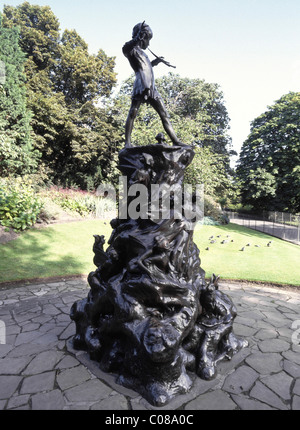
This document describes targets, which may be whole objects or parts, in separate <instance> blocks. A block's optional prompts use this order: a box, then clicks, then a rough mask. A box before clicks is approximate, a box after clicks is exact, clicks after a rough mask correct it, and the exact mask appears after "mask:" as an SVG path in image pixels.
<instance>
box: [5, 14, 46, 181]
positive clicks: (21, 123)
mask: <svg viewBox="0 0 300 430" xmlns="http://www.w3.org/2000/svg"><path fill="white" fill-rule="evenodd" d="M0 61H1V65H2V66H3V69H4V70H2V72H3V74H4V76H3V78H2V80H1V83H0V106H1V110H0V176H7V175H22V174H28V173H31V172H33V171H34V170H35V169H36V167H37V160H38V155H39V154H38V152H37V151H33V147H32V142H31V134H30V133H31V128H30V118H31V113H30V111H29V109H28V107H27V103H26V88H25V84H24V81H25V74H24V62H25V55H24V54H23V52H22V51H21V49H20V47H19V30H18V29H17V28H11V29H7V28H4V27H3V26H2V16H1V15H0Z"/></svg>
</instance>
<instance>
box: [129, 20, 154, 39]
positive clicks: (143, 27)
mask: <svg viewBox="0 0 300 430" xmlns="http://www.w3.org/2000/svg"><path fill="white" fill-rule="evenodd" d="M139 33H141V34H144V35H145V36H146V38H147V39H148V40H150V39H152V37H153V33H152V30H151V28H150V27H149V25H148V24H146V23H145V21H144V22H140V23H139V24H137V25H135V26H134V27H133V31H132V38H133V39H134V38H135V37H136V36H137V35H138V34H139Z"/></svg>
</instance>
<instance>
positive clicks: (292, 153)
mask: <svg viewBox="0 0 300 430" xmlns="http://www.w3.org/2000/svg"><path fill="white" fill-rule="evenodd" d="M237 175H238V177H239V179H240V181H241V195H242V201H243V203H244V204H251V205H253V206H254V207H255V208H256V209H260V210H262V209H265V210H278V211H288V212H292V213H296V212H299V211H300V93H299V92H298V93H292V92H291V93H289V94H286V95H284V96H282V97H281V98H280V99H279V100H278V101H276V102H275V104H274V105H272V106H270V107H269V108H268V110H267V111H266V112H265V113H263V114H262V115H261V116H259V117H258V118H256V119H255V120H254V121H253V123H252V126H251V133H250V135H249V137H248V139H247V140H246V141H245V142H244V145H243V147H242V151H241V154H240V159H239V163H238V167H237Z"/></svg>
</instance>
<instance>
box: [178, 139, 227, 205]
mask: <svg viewBox="0 0 300 430" xmlns="http://www.w3.org/2000/svg"><path fill="white" fill-rule="evenodd" d="M194 151H195V157H194V160H193V162H192V164H191V165H190V166H189V167H188V168H187V169H186V171H185V182H186V183H187V184H190V185H193V186H195V185H200V184H201V185H203V186H204V192H205V194H206V195H209V196H215V197H219V196H224V195H225V194H228V193H230V190H231V188H232V182H231V180H230V177H229V175H228V173H227V171H226V157H225V156H224V155H221V154H216V153H214V152H212V150H211V149H210V148H199V147H194Z"/></svg>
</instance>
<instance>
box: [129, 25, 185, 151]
mask: <svg viewBox="0 0 300 430" xmlns="http://www.w3.org/2000/svg"><path fill="white" fill-rule="evenodd" d="M152 37H153V33H152V30H151V28H150V27H149V25H147V24H146V23H145V21H144V22H143V23H139V24H137V25H136V26H135V27H134V28H133V32H132V40H130V42H127V43H125V45H124V46H123V54H124V55H125V57H126V58H128V61H129V63H130V65H131V67H132V68H133V70H134V72H135V82H134V87H133V93H132V102H131V108H130V111H129V114H128V118H127V121H126V126H125V147H126V148H130V147H132V144H131V133H132V130H133V124H134V120H135V118H136V116H137V113H138V110H139V108H140V106H141V104H142V103H149V104H150V105H151V106H152V107H153V108H154V109H155V110H156V112H157V113H158V114H159V116H160V118H161V121H162V124H163V126H164V129H165V131H166V133H167V134H168V136H169V137H170V139H171V141H172V142H173V145H174V146H186V145H185V144H183V143H182V142H180V140H179V139H178V137H177V136H176V134H175V131H174V130H173V127H172V124H171V122H170V119H169V115H168V112H167V110H166V107H165V105H164V102H163V100H162V97H161V95H160V94H159V92H158V91H157V89H156V88H155V82H154V73H153V67H154V66H157V65H158V64H159V63H164V64H166V65H167V66H169V67H174V66H171V64H170V63H168V62H167V61H165V60H164V58H163V57H157V56H156V55H155V54H154V55H155V57H156V58H155V60H153V61H152V62H151V61H150V60H149V58H148V56H147V55H146V53H145V52H144V50H145V49H147V48H148V47H149V43H150V40H151V39H152ZM150 52H151V51H150ZM152 54H153V53H152Z"/></svg>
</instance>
